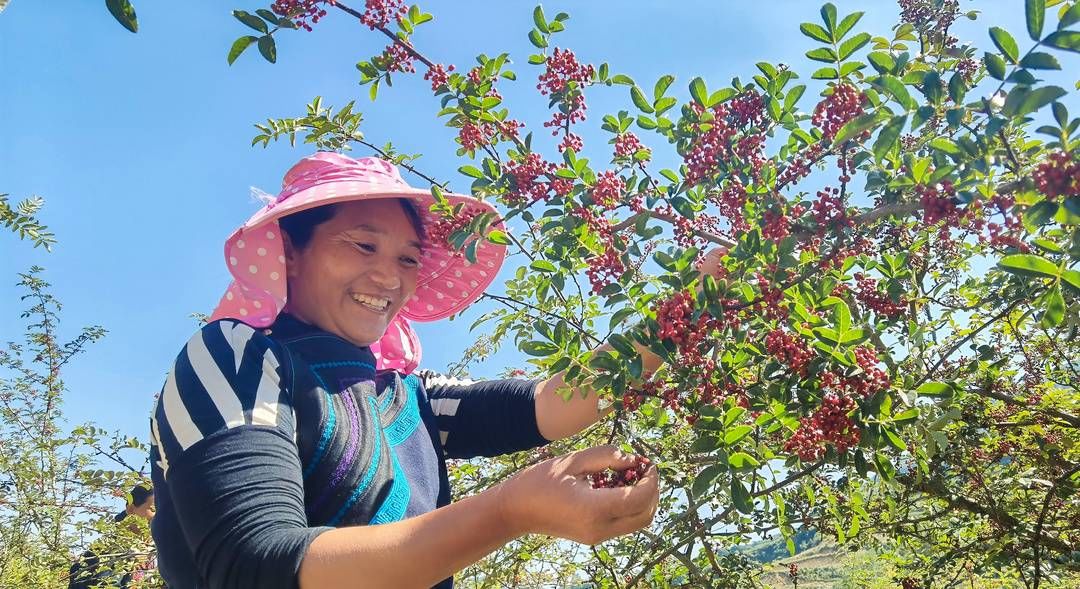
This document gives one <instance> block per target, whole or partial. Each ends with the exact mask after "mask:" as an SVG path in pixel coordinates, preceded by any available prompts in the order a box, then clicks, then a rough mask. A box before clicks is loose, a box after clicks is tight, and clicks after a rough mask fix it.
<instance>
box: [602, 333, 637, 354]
mask: <svg viewBox="0 0 1080 589" xmlns="http://www.w3.org/2000/svg"><path fill="white" fill-rule="evenodd" d="M608 343H609V344H611V347H613V348H615V351H616V352H618V353H620V354H622V355H623V356H633V355H634V354H636V353H637V350H635V349H634V344H633V343H631V342H630V339H629V338H627V337H626V336H625V335H622V334H621V333H613V334H611V337H609V338H608Z"/></svg>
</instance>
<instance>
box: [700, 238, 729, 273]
mask: <svg viewBox="0 0 1080 589" xmlns="http://www.w3.org/2000/svg"><path fill="white" fill-rule="evenodd" d="M727 253H728V249H727V248H726V247H722V246H721V247H716V248H713V249H711V250H709V251H707V252H705V256H704V257H702V258H701V261H700V262H698V265H697V270H698V272H700V273H702V274H709V275H711V276H713V277H714V278H716V277H717V275H718V274H719V273H720V272H719V269H720V260H721V259H722V258H723V257H724V256H726V255H727Z"/></svg>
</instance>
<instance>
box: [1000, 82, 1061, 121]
mask: <svg viewBox="0 0 1080 589" xmlns="http://www.w3.org/2000/svg"><path fill="white" fill-rule="evenodd" d="M1066 94H1067V92H1065V90H1064V89H1062V88H1060V87H1058V86H1044V87H1042V88H1037V89H1035V90H1032V91H1031V92H1029V93H1028V94H1027V95H1025V96H1024V99H1023V100H1022V101H1021V102H1020V104H1019V105H1018V106H1017V108H1016V110H1015V112H1013V114H1014V115H1015V116H1018V117H1020V116H1024V115H1026V114H1028V113H1032V112H1035V111H1037V110H1039V109H1040V108H1042V107H1044V106H1046V105H1048V104H1050V103H1051V102H1053V101H1055V100H1057V99H1058V98H1061V97H1062V96H1065V95H1066Z"/></svg>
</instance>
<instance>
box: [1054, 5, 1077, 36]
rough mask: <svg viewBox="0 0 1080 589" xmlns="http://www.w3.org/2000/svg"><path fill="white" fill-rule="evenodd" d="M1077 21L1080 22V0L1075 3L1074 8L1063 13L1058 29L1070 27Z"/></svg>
mask: <svg viewBox="0 0 1080 589" xmlns="http://www.w3.org/2000/svg"><path fill="white" fill-rule="evenodd" d="M1077 22H1080V2H1078V3H1076V4H1073V5H1072V8H1070V9H1068V10H1066V11H1065V14H1063V15H1061V20H1060V21H1058V26H1057V28H1058V30H1059V31H1060V30H1062V29H1065V28H1068V27H1070V26H1072V25H1074V24H1076V23H1077Z"/></svg>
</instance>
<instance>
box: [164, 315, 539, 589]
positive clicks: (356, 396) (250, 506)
mask: <svg viewBox="0 0 1080 589" xmlns="http://www.w3.org/2000/svg"><path fill="white" fill-rule="evenodd" d="M374 366H375V358H374V356H373V355H372V353H371V351H370V350H369V349H368V348H362V347H358V346H355V345H353V344H351V343H349V342H348V341H346V340H344V339H342V338H339V337H337V336H335V335H332V334H330V333H327V332H324V331H321V330H319V329H317V328H315V327H312V326H310V325H307V324H305V323H302V322H300V321H299V320H297V319H295V318H293V317H291V316H289V315H287V314H283V315H281V316H280V317H279V318H278V320H277V321H276V322H275V323H274V324H273V325H272V326H271V327H270V328H269V329H255V328H252V327H250V326H248V325H247V324H245V323H242V322H239V321H235V320H231V319H225V320H220V321H215V322H213V323H209V324H207V325H206V326H205V327H203V328H202V329H201V330H200V331H199V332H198V333H196V334H195V335H194V336H193V337H192V338H191V340H190V341H188V343H187V345H186V346H185V347H184V349H183V350H182V351H181V353H180V354H179V356H178V357H177V359H176V363H175V365H174V366H173V369H172V371H171V372H170V373H169V375H168V378H167V379H166V382H165V386H164V388H163V389H162V392H161V395H160V396H159V398H158V403H157V407H156V408H155V411H154V415H153V418H152V419H151V424H150V425H151V434H152V444H151V450H150V452H151V462H152V477H153V483H154V490H155V498H156V502H157V514H156V516H155V517H154V520H153V522H152V525H151V529H152V532H153V536H154V541H155V543H156V544H157V548H158V566H159V568H160V571H161V574H162V577H163V578H164V580H165V581H166V583H168V586H169V587H170V588H172V589H196V588H198V589H204V588H212V589H217V588H255V587H258V588H265V589H277V588H289V589H291V588H294V587H297V585H298V583H297V572H298V571H299V568H300V563H301V562H302V560H303V558H304V555H305V554H306V552H307V549H308V546H309V545H310V544H311V542H312V540H314V539H315V537H316V536H318V535H319V534H321V533H322V532H324V531H326V530H328V529H331V528H333V527H342V526H353V525H372V524H379V523H388V522H394V521H399V520H401V519H405V518H408V517H412V516H415V515H419V514H422V513H426V512H428V511H432V510H434V509H436V508H438V507H441V506H443V505H447V504H448V503H450V485H449V480H448V478H447V473H446V463H445V459H446V458H470V457H475V456H494V455H498V454H504V453H508V452H513V451H517V450H524V449H529V448H534V447H537V446H540V445H543V444H545V443H547V440H545V439H544V438H543V436H541V435H540V432H539V430H538V428H537V425H536V413H535V404H534V394H535V388H536V383H535V382H532V381H521V380H497V381H486V382H475V383H474V382H461V381H454V380H452V379H445V378H441V377H437V376H436V375H433V374H431V373H419V374H412V375H407V376H405V375H402V374H400V373H397V372H394V371H379V372H376V370H375V367H374ZM418 558H423V555H418ZM452 584H453V582H452V580H451V579H446V580H445V581H443V582H441V583H440V584H438V585H437V587H439V588H448V587H451V586H452Z"/></svg>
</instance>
